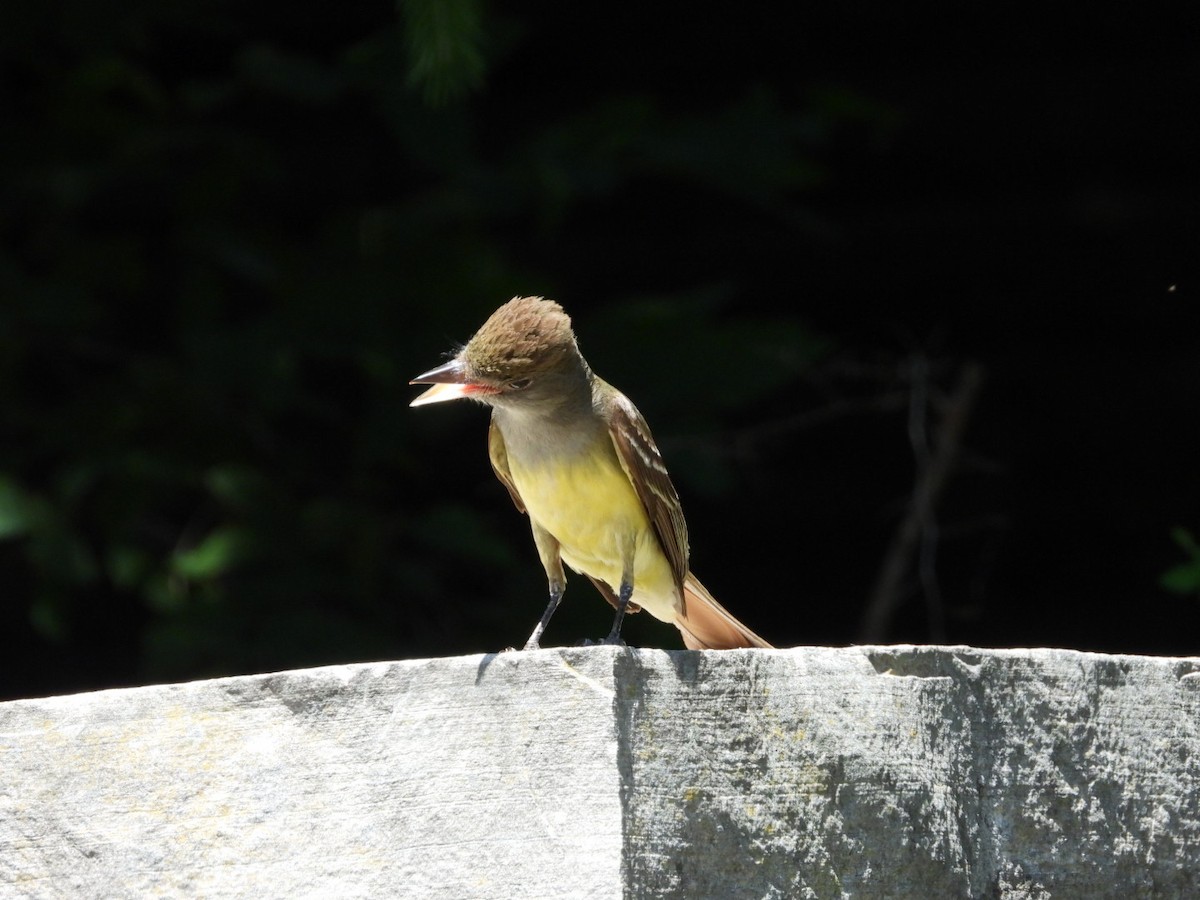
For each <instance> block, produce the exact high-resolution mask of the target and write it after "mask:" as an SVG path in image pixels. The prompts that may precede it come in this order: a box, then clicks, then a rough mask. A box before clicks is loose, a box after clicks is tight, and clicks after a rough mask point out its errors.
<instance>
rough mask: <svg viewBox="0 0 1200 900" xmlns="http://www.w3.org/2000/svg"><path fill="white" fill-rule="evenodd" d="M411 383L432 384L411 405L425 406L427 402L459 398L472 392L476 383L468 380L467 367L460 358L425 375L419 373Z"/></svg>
mask: <svg viewBox="0 0 1200 900" xmlns="http://www.w3.org/2000/svg"><path fill="white" fill-rule="evenodd" d="M409 384H432V385H433V387H431V388H430V389H429V390H427V391H426V392H425V393H423V394H421V395H420V396H419V397H417V398H416V399H415V400H413V402H412V403H410V404H408V405H409V406H425V405H426V404H427V403H441V402H442V401H443V400H457V399H459V398H460V397H466V396H468V395H469V394H471V393H472V392H473V391H472V388H475V389H476V390H478V388H477V386H476V385H473V384H471V383H470V382H469V381H467V373H466V367H465V366H464V365H463V364H462V362H461V361H460V360H457V359H452V360H450V362H448V363H446V364H445V365H441V366H438V367H437V368H436V369H430V370H429V371H428V372H426V373H425V374H423V375H418V376H417V377H416V378H414V379H413V380H412V381H410V382H409Z"/></svg>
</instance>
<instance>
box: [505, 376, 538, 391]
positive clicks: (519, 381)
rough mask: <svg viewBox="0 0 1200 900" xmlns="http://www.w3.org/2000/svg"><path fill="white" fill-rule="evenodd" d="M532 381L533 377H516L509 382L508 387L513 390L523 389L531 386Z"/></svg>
mask: <svg viewBox="0 0 1200 900" xmlns="http://www.w3.org/2000/svg"><path fill="white" fill-rule="evenodd" d="M532 381H533V379H532V378H514V379H513V380H512V381H510V382H509V383H508V388H509V390H512V391H523V390H525V388H527V387H529V385H530V384H531V383H532Z"/></svg>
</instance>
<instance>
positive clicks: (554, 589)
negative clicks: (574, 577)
mask: <svg viewBox="0 0 1200 900" xmlns="http://www.w3.org/2000/svg"><path fill="white" fill-rule="evenodd" d="M566 589H567V585H566V584H565V583H564V582H561V581H560V582H554V581H551V582H550V603H549V605H548V606H547V607H546V611H545V612H544V613H542V617H541V619H539V620H538V623H537V625H536V626H534V629H533V634H531V635H530V636H529V640H527V641H526V642H525V649H526V650H537V649H539V647H540V644H539V643H538V642H539V641H540V640H541V639H542V632H543V631H545V630H546V626H547V625H549V624H550V618H551V617H552V616H553V615H554V611H555V610H556V609H558V604H559V603H561V602H562V598H563V592H564V591H565V590H566Z"/></svg>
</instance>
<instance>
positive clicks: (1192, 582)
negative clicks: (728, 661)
mask: <svg viewBox="0 0 1200 900" xmlns="http://www.w3.org/2000/svg"><path fill="white" fill-rule="evenodd" d="M1198 19H1200V14H1198V13H1197V12H1196V10H1195V8H1192V7H1188V8H1185V7H1184V6H1183V5H1180V6H1179V7H1178V8H1177V10H1176V11H1175V13H1173V14H1166V13H1161V12H1152V11H1149V10H1147V9H1146V8H1145V7H1142V6H1138V5H1136V4H1123V5H1116V4H1111V5H1108V6H1103V5H1101V6H1093V7H1087V8H1086V9H1084V8H1080V9H1077V10H1074V11H1071V12H1070V13H1069V14H1068V13H1067V12H1066V11H1065V10H1064V11H1058V12H1055V11H1053V10H1051V9H1050V8H1048V7H1046V6H1045V5H1039V6H1037V7H1030V8H1028V9H1022V8H1020V7H1014V6H1012V5H1001V6H999V7H990V8H984V7H978V6H977V5H976V6H970V5H968V6H964V5H963V4H960V3H953V4H952V3H936V2H935V3H927V4H919V5H914V4H901V5H899V6H897V5H896V4H893V3H881V2H866V3H839V4H819V5H814V6H812V7H811V8H799V9H797V8H795V6H794V5H791V4H787V5H780V6H778V7H773V8H770V9H765V8H759V7H752V8H751V9H749V10H740V11H735V10H733V9H732V8H728V9H725V10H717V9H713V10H711V11H705V9H704V8H703V7H697V6H696V5H695V4H631V5H626V6H624V7H620V6H618V7H614V6H612V5H611V4H609V5H604V6H600V5H595V6H591V5H587V4H583V5H580V4H550V3H544V4H539V3H480V2H474V0H420V2H409V3H405V4H402V5H401V6H400V7H399V8H398V9H397V8H396V7H394V6H392V5H389V4H386V3H368V2H357V3H348V4H337V5H336V6H330V5H328V4H324V5H313V6H311V7H304V6H303V5H301V6H297V5H295V4H283V3H278V2H255V3H230V2H212V0H190V2H175V3H165V4H164V3H159V2H153V3H151V2H137V0H120V2H116V0H86V2H84V0H67V2H61V3H50V4H6V5H5V7H4V9H3V11H2V12H0V54H2V55H0V109H2V111H3V123H4V128H3V136H2V138H0V173H2V175H0V178H2V182H0V189H2V194H0V696H4V697H15V696H27V695H35V694H43V693H52V692H65V691H77V690H85V689H90V688H97V687H105V686H114V685H126V684H134V683H142V682H147V681H161V680H180V679H187V678H195V677H204V676H213V675H221V674H230V673H239V672H253V671H263V670H269V669H278V668H286V667H295V666H304V665H311V664H319V663H332V662H344V661H354V660H366V659H380V658H395V657H410V656H437V655H445V654H455V653H470V652H480V651H491V650H497V649H500V648H503V647H505V646H510V645H520V644H521V643H522V642H523V641H524V639H525V637H526V636H527V634H528V632H529V629H530V628H531V627H532V625H533V623H534V621H535V620H536V618H537V616H538V615H539V614H540V612H541V610H542V607H543V597H544V590H545V584H544V578H543V575H542V573H541V570H540V567H539V566H538V564H537V561H536V555H535V553H534V550H533V546H532V542H531V540H530V538H529V535H528V529H527V524H526V522H525V521H524V519H523V518H522V517H521V516H519V515H518V514H517V513H516V511H515V510H514V509H513V508H512V506H511V504H510V502H509V500H508V497H507V495H506V493H505V491H504V489H503V488H502V487H501V486H500V485H499V484H498V483H497V482H496V481H495V480H494V479H493V477H492V474H491V471H490V469H489V466H488V463H487V459H486V450H485V445H486V413H485V411H484V410H482V409H481V408H478V407H474V406H471V405H469V404H457V405H452V406H448V407H432V408H428V409H420V410H410V409H408V408H407V403H408V401H409V400H410V399H411V398H412V397H413V396H415V394H416V393H417V390H418V389H416V388H410V387H409V386H408V385H407V381H408V379H409V378H411V377H413V376H414V375H416V374H417V373H419V372H421V371H424V370H425V369H427V368H430V367H432V366H434V365H436V364H438V363H439V362H440V361H441V359H442V355H441V354H442V353H443V352H444V351H446V350H448V349H450V347H451V346H452V344H453V342H455V341H462V340H465V339H466V338H468V337H469V336H470V334H471V333H472V332H473V331H474V329H475V328H476V327H478V325H479V324H481V323H482V321H483V320H484V319H485V318H486V316H487V315H488V314H489V313H490V311H491V310H492V309H493V308H495V307H496V306H497V305H499V304H500V303H501V302H503V301H504V300H506V299H508V298H509V297H511V296H513V295H516V294H545V295H548V296H552V297H554V298H556V299H558V300H560V301H561V302H562V303H563V304H564V305H565V306H566V307H567V309H568V311H569V312H570V313H571V314H572V315H573V317H574V320H575V325H576V330H577V332H578V333H579V335H580V341H581V345H582V347H583V350H584V352H585V353H586V354H587V356H588V358H589V360H590V361H591V363H592V365H593V367H594V368H595V369H596V370H597V371H598V372H600V373H601V374H602V375H603V376H604V377H606V378H607V379H608V380H609V381H612V382H613V383H615V384H616V385H618V386H619V387H620V388H622V389H623V390H624V391H625V392H626V393H628V394H629V395H630V396H631V397H633V398H634V399H635V401H636V402H637V403H638V405H639V406H640V407H641V409H642V412H643V413H644V414H645V415H646V417H647V419H648V420H649V421H650V423H651V424H652V425H653V426H654V429H655V433H656V436H657V438H658V441H659V444H660V446H661V447H662V449H663V451H664V454H665V455H666V457H667V461H668V463H669V465H670V466H671V469H672V472H673V475H674V478H675V481H676V485H677V487H678V489H679V491H680V494H681V495H682V497H683V500H684V506H685V510H686V511H687V513H688V519H689V524H690V529H691V534H692V562H693V568H694V569H695V571H696V572H697V573H699V575H700V576H701V578H702V579H703V580H704V581H705V582H706V583H707V584H708V586H709V587H710V588H711V589H712V590H713V592H714V593H715V594H716V595H717V596H718V597H719V598H721V600H722V602H724V603H725V604H726V605H727V606H728V607H729V608H730V609H731V610H732V611H733V612H734V613H735V614H737V615H739V616H740V617H741V618H743V619H744V620H745V621H746V622H747V623H748V624H749V625H750V626H751V627H753V628H754V629H755V630H757V631H759V632H760V633H762V634H763V635H764V636H765V637H767V638H768V639H770V640H772V641H773V642H774V643H776V644H777V645H779V646H790V645H793V644H797V643H807V644H823V643H832V644H845V643H852V642H856V641H866V640H873V641H903V642H929V641H947V642H962V643H972V644H977V645H981V646H990V647H1003V646H1014V645H1056V646H1068V647H1076V648H1082V649H1089V650H1103V651H1120V652H1136V653H1170V654H1194V653H1196V652H1198V651H1200V630H1198V626H1200V551H1198V550H1197V549H1196V547H1195V544H1194V535H1195V534H1196V532H1197V530H1198V529H1200V479H1198V477H1197V476H1198V468H1200V466H1198V461H1200V352H1198V350H1200V347H1198V342H1200V294H1198V282H1197V275H1198V274H1200V267H1198V266H1197V259H1198V253H1200V176H1198V171H1200V166H1198V164H1197V161H1198V160H1200V122H1198V118H1200V117H1198V111H1200V51H1198V50H1197V47H1198V46H1200V43H1198V42H1197V31H1198V29H1197V25H1198V24H1200V23H1198V21H1197V20H1198ZM976 379H977V381H976ZM914 496H918V497H924V498H925V499H926V500H928V501H930V503H929V505H928V506H922V505H921V504H919V503H918V504H916V505H914V502H913V497H914ZM887 573H891V574H890V575H889V574H887ZM646 619H647V617H645V616H640V617H635V621H633V622H631V623H630V625H629V627H628V630H627V637H628V639H629V640H630V641H631V642H633V643H637V644H640V645H647V646H662V647H678V646H680V644H679V639H678V635H677V633H676V632H675V630H674V629H672V628H670V627H668V626H662V625H659V624H658V623H656V622H654V621H652V620H650V621H644V620H646ZM608 625H609V613H608V608H607V607H606V606H605V605H604V604H603V603H602V602H601V601H600V600H599V599H598V597H597V596H596V594H595V592H594V591H593V590H592V588H591V587H590V586H589V585H588V584H587V583H586V581H585V580H584V579H582V578H579V577H576V578H575V579H573V580H572V585H571V589H570V590H569V591H568V594H567V601H566V603H565V604H564V607H563V609H562V611H561V612H560V614H559V617H558V618H556V619H555V621H554V623H553V625H552V626H551V629H550V631H549V633H548V635H547V639H546V643H547V644H551V645H553V644H561V643H576V642H578V641H579V640H581V639H582V638H585V637H593V638H595V637H599V636H601V635H603V634H604V633H605V632H606V630H607V628H608Z"/></svg>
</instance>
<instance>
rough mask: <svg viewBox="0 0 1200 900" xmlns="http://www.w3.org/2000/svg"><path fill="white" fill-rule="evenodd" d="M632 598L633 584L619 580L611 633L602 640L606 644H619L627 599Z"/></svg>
mask: <svg viewBox="0 0 1200 900" xmlns="http://www.w3.org/2000/svg"><path fill="white" fill-rule="evenodd" d="M632 596H633V582H632V581H630V580H629V579H628V578H623V579H621V593H620V594H618V595H617V616H616V618H615V619H613V627H612V631H610V632H609V633H608V637H606V638H605V639H604V643H606V644H617V645H618V646H619V645H620V644H621V623H622V622H624V621H625V610H627V609H628V608H629V598H630V597H632Z"/></svg>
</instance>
